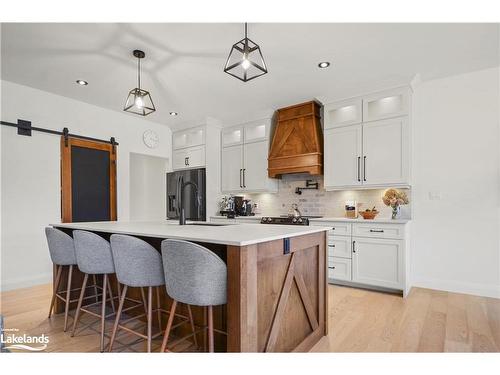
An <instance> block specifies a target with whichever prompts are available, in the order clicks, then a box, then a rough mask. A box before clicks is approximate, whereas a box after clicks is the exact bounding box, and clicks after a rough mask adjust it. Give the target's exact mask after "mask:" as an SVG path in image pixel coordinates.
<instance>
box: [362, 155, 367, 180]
mask: <svg viewBox="0 0 500 375" xmlns="http://www.w3.org/2000/svg"><path fill="white" fill-rule="evenodd" d="M363 181H366V156H363Z"/></svg>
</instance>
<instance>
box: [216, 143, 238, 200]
mask: <svg viewBox="0 0 500 375" xmlns="http://www.w3.org/2000/svg"><path fill="white" fill-rule="evenodd" d="M221 178H222V181H221V186H222V191H223V192H224V193H231V192H239V191H242V190H243V145H237V146H230V147H224V148H223V149H222V168H221Z"/></svg>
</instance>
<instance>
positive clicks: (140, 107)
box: [123, 49, 156, 116]
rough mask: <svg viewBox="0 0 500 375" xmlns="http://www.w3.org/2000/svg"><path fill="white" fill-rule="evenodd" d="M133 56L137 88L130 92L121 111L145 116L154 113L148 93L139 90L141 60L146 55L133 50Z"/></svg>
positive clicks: (153, 106)
mask: <svg viewBox="0 0 500 375" xmlns="http://www.w3.org/2000/svg"><path fill="white" fill-rule="evenodd" d="M132 53H133V55H134V56H135V57H137V87H136V88H135V89H132V90H130V92H129V93H128V97H127V101H126V102H125V106H124V107H123V110H124V111H126V112H132V113H135V114H137V115H141V116H147V115H149V114H150V113H153V112H154V111H156V108H155V105H154V104H153V99H151V95H150V94H149V92H148V91H146V90H143V89H141V59H143V58H144V57H145V56H146V54H145V53H144V52H143V51H141V50H138V49H136V50H134V51H133V52H132Z"/></svg>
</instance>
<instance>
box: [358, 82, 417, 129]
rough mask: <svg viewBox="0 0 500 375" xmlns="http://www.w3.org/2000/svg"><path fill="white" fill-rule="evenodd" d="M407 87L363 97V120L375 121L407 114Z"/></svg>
mask: <svg viewBox="0 0 500 375" xmlns="http://www.w3.org/2000/svg"><path fill="white" fill-rule="evenodd" d="M408 107H409V89H408V88H398V89H393V90H388V91H384V92H381V93H376V94H372V95H369V96H366V97H364V98H363V121H364V122H368V121H375V120H382V119H386V118H392V117H399V116H405V115H407V114H408Z"/></svg>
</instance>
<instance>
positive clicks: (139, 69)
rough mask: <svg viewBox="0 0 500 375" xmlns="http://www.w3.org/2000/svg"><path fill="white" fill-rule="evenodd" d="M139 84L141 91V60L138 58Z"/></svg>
mask: <svg viewBox="0 0 500 375" xmlns="http://www.w3.org/2000/svg"><path fill="white" fill-rule="evenodd" d="M137 84H138V86H139V90H140V89H141V59H140V58H137Z"/></svg>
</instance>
